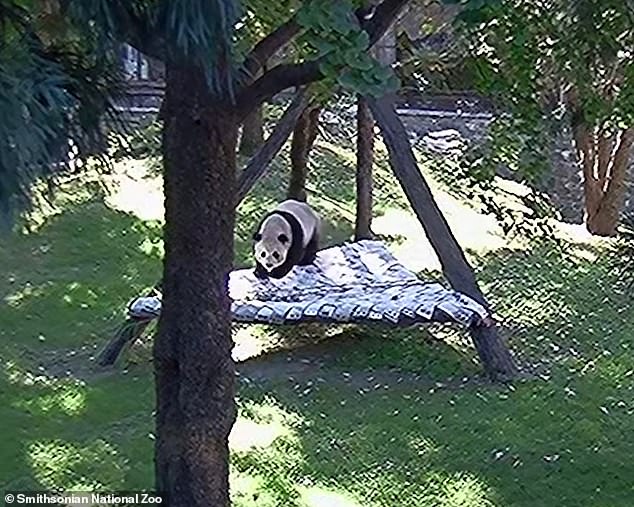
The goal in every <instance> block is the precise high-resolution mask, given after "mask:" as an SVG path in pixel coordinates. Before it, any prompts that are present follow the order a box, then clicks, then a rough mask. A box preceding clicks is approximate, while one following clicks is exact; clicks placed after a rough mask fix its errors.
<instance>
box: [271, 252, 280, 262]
mask: <svg viewBox="0 0 634 507" xmlns="http://www.w3.org/2000/svg"><path fill="white" fill-rule="evenodd" d="M273 258H274V259H275V260H276V261H279V260H280V254H278V253H277V252H273Z"/></svg>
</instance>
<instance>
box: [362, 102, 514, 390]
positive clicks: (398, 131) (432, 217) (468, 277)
mask: <svg viewBox="0 0 634 507" xmlns="http://www.w3.org/2000/svg"><path fill="white" fill-rule="evenodd" d="M366 100H367V101H368V104H369V106H370V109H371V111H372V114H373V115H374V118H375V120H376V122H377V124H378V125H379V127H380V128H381V132H382V133H383V139H384V140H385V144H386V145H387V147H388V151H389V154H390V165H391V166H392V169H393V170H394V173H395V174H396V177H397V178H398V180H399V181H400V183H401V186H402V187H403V190H404V191H405V195H406V196H407V199H408V200H409V202H410V204H411V205H412V207H413V208H414V211H415V212H416V215H417V216H418V219H419V220H420V222H421V224H422V226H423V229H424V230H425V234H426V236H427V239H428V240H429V242H430V243H431V245H432V247H433V248H434V251H435V252H436V254H437V255H438V259H439V260H440V264H441V265H442V269H443V273H444V275H445V277H446V278H447V280H448V281H449V283H450V284H451V286H452V287H453V288H454V290H456V291H458V292H462V293H463V294H466V295H467V296H469V297H471V298H472V299H474V300H475V301H477V302H479V303H480V304H482V305H483V306H485V307H486V308H488V307H489V305H488V303H487V301H486V299H485V298H484V295H483V294H482V292H481V291H480V288H479V287H478V283H477V281H476V278H475V273H474V272H473V268H472V267H471V266H470V265H469V262H468V261H467V259H466V257H465V256H464V253H463V251H462V249H461V248H460V245H459V244H458V242H457V241H456V238H455V237H454V236H453V234H452V232H451V229H450V228H449V224H447V221H446V220H445V217H444V216H443V215H442V212H441V211H440V209H439V208H438V205H437V204H436V201H435V200H434V197H433V195H432V193H431V189H430V188H429V186H428V185H427V182H426V181H425V179H424V178H423V175H422V174H421V172H420V170H419V169H418V164H417V162H416V158H415V157H414V153H413V152H412V148H411V146H410V144H409V139H408V137H407V133H406V132H405V129H404V127H403V124H402V123H401V121H400V119H399V118H398V116H397V115H396V112H395V111H394V106H393V100H392V99H391V98H389V97H383V98H381V99H378V100H376V99H372V98H366ZM470 331H471V336H472V338H473V341H474V344H475V347H476V350H477V351H478V355H479V356H480V360H481V361H482V363H483V365H484V368H485V370H486V372H487V373H488V375H489V376H490V377H491V378H492V379H493V380H502V381H505V380H508V379H511V378H513V377H514V376H515V375H516V374H517V369H516V366H515V364H514V362H513V358H512V357H511V354H510V352H509V350H508V348H507V347H506V345H505V344H504V342H503V341H502V339H501V338H500V337H499V335H498V333H497V330H496V328H495V327H494V326H493V325H492V324H489V325H484V323H479V324H476V325H474V326H472V327H471V330H470Z"/></svg>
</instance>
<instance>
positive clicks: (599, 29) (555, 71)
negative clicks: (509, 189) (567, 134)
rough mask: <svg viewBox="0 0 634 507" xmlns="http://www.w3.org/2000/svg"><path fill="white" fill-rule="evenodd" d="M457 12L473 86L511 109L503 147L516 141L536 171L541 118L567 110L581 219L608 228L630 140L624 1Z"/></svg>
mask: <svg viewBox="0 0 634 507" xmlns="http://www.w3.org/2000/svg"><path fill="white" fill-rule="evenodd" d="M447 3H455V2H453V1H447ZM459 18H460V19H461V20H462V21H463V22H464V23H463V26H464V27H465V31H466V34H467V35H468V37H469V39H470V43H471V53H472V56H473V57H474V65H475V70H476V75H477V76H478V86H479V88H480V89H481V90H482V91H484V92H485V93H487V94H489V95H490V96H492V97H493V98H495V99H497V100H498V101H499V103H500V105H502V106H504V107H505V108H508V110H509V111H511V112H512V114H513V118H512V119H510V120H509V119H508V118H507V119H506V121H507V126H506V128H505V129H504V130H505V134H504V135H505V136H506V138H507V141H508V142H507V143H502V144H501V149H502V150H506V152H507V153H509V152H512V151H515V158H516V159H517V161H518V163H519V164H520V165H522V164H523V165H524V167H526V166H527V165H532V166H533V167H532V170H533V171H534V170H535V167H537V166H538V165H539V162H540V161H544V160H547V159H548V156H547V155H546V153H545V148H547V147H548V146H547V144H548V142H547V140H546V139H545V137H544V132H545V130H546V127H545V125H546V124H547V122H548V121H551V120H553V119H558V120H561V119H565V120H566V121H567V122H568V125H569V126H570V128H571V130H572V134H573V140H574V145H575V148H576V151H577V154H578V157H579V163H580V165H581V169H582V171H583V182H584V188H583V190H584V200H585V212H586V213H585V215H586V217H585V222H586V227H587V229H588V231H590V232H591V233H593V234H597V235H602V236H612V235H614V234H615V233H616V229H617V226H618V223H619V217H620V213H621V211H622V207H623V203H624V195H625V187H626V172H627V168H628V164H629V159H630V153H631V148H632V144H633V143H634V53H633V51H632V48H633V47H634V23H633V19H632V9H631V6H630V5H628V3H627V2H622V1H620V0H606V1H602V0H576V1H574V2H571V1H568V0H553V1H550V2H542V1H539V0H509V1H504V2H501V1H499V0H473V1H470V2H467V4H466V6H465V8H464V10H463V11H462V13H461V14H460V16H459ZM513 130H514V131H515V134H514V133H513ZM527 162H528V164H527ZM530 171H531V168H529V172H530Z"/></svg>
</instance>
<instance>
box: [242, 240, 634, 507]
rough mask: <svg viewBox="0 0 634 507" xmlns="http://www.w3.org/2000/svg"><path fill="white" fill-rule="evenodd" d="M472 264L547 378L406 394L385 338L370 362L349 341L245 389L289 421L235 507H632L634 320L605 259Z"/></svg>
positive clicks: (523, 257)
mask: <svg viewBox="0 0 634 507" xmlns="http://www.w3.org/2000/svg"><path fill="white" fill-rule="evenodd" d="M477 261H478V266H479V271H480V273H479V276H480V279H482V280H483V281H484V289H485V292H486V293H487V295H488V296H489V297H490V298H491V300H492V302H493V303H494V304H495V306H496V308H497V311H498V313H499V315H500V317H501V318H502V320H503V325H504V327H505V328H507V329H508V330H510V331H511V334H510V336H509V342H510V345H511V347H513V348H514V349H515V351H516V352H521V355H520V357H521V358H522V359H524V360H526V361H538V360H541V361H543V362H546V363H547V365H548V369H547V375H542V378H534V379H533V380H525V381H521V382H517V383H516V384H515V385H514V386H512V388H511V389H507V388H502V387H496V386H492V385H490V384H488V385H487V384H473V383H465V384H460V383H447V382H442V381H440V380H439V379H436V380H435V381H434V379H433V376H432V378H431V382H430V379H429V378H428V379H426V381H422V382H421V381H420V379H415V381H412V378H411V377H408V376H407V374H406V372H407V370H411V368H412V363H411V362H408V361H404V359H405V358H406V356H407V354H406V353H404V352H403V349H407V348H408V344H407V340H411V338H407V337H402V336H401V337H400V340H406V343H404V344H403V343H402V341H398V340H395V341H394V351H395V354H396V356H395V357H397V358H398V359H397V361H396V362H397V363H399V362H400V364H402V365H404V368H402V369H399V370H397V374H396V375H388V374H387V372H386V371H384V370H379V371H377V367H379V368H381V367H382V366H383V365H390V364H393V363H394V361H393V360H392V359H393V358H391V357H390V356H391V353H390V350H391V349H392V346H391V343H390V340H387V341H383V342H381V343H380V344H372V338H370V340H368V341H367V342H366V343H370V344H372V345H370V347H376V353H377V357H375V358H374V359H373V358H372V356H370V355H369V354H368V349H367V348H365V346H364V342H361V341H357V342H355V340H354V339H353V340H351V341H350V345H351V346H346V345H344V346H342V347H341V348H340V347H338V346H336V345H334V346H333V349H332V350H333V351H336V352H334V354H335V358H332V359H330V360H329V359H326V361H325V366H326V367H325V368H324V364H323V361H322V364H321V365H320V368H319V369H318V370H316V372H315V370H314V369H312V370H311V369H310V368H308V369H306V368H304V369H298V368H297V367H296V368H295V369H293V370H290V374H289V375H287V376H280V377H275V376H273V375H269V376H264V377H263V376H257V375H245V376H244V377H243V378H242V381H241V390H240V400H241V402H242V404H248V405H250V406H253V405H255V406H259V407H263V409H266V410H268V411H269V412H270V411H273V412H274V411H276V410H279V411H281V413H284V414H292V415H293V418H292V421H294V422H292V423H289V428H290V430H289V432H287V435H286V436H281V437H279V438H278V439H276V440H274V441H273V443H272V444H271V445H269V446H266V447H263V448H255V449H250V450H247V451H241V452H239V453H236V455H235V456H234V465H235V469H236V474H237V475H239V476H241V477H242V479H244V478H245V477H248V478H249V479H250V484H251V489H252V491H251V497H249V498H250V499H251V500H248V499H247V498H246V496H245V497H244V499H243V500H244V502H243V503H240V504H239V505H256V504H257V505H259V503H255V500H253V498H255V497H257V498H262V499H266V502H269V503H268V504H267V503H266V502H265V504H266V505H269V504H270V505H280V504H285V505H304V503H303V502H304V501H305V493H306V491H322V492H323V491H327V492H329V493H330V494H331V495H332V497H333V498H341V499H344V498H345V499H348V500H346V501H350V502H351V503H350V505H354V506H356V505H363V506H364V507H365V506H379V505H381V506H384V505H390V506H392V505H393V506H399V507H401V506H405V507H408V506H412V507H414V506H421V505H430V506H432V505H433V506H437V505H441V506H444V505H447V506H449V505H451V506H453V505H461V506H473V507H476V506H478V507H479V506H483V505H484V506H486V505H496V506H500V507H507V506H526V507H532V506H534V505H561V506H570V507H573V506H574V507H579V506H588V507H594V506H596V505H610V506H623V507H626V506H629V505H631V499H632V495H633V494H634V491H633V490H632V484H631V477H632V476H633V474H634V465H632V462H631V453H632V451H634V438H633V437H632V434H631V431H630V426H631V417H632V415H634V374H633V373H632V372H633V371H634V357H633V355H632V354H631V347H632V341H631V336H632V332H634V322H633V319H634V314H633V312H631V307H632V306H631V305H632V301H631V299H628V296H626V295H624V294H620V293H619V292H618V291H615V290H613V284H614V281H615V276H614V273H613V272H612V270H611V268H610V262H609V259H607V258H606V253H605V251H603V250H601V249H597V248H595V247H587V246H581V245H572V244H570V245H566V246H565V248H564V249H562V250H556V249H554V248H553V246H552V245H541V246H539V245H535V246H534V247H533V248H532V249H529V250H527V251H523V252H520V251H499V252H496V253H495V254H491V255H487V256H485V257H482V258H479V259H477ZM390 335H392V333H391V332H390ZM409 346H411V345H409ZM355 354H356V355H355ZM312 357H314V356H312ZM326 357H327V355H326ZM295 359H296V360H297V359H300V360H301V355H299V352H296V353H295ZM373 361H374V362H373ZM287 364H288V363H287ZM414 364H415V363H414ZM463 364H464V363H463ZM342 365H345V366H343V367H342ZM245 366H246V365H245ZM335 366H336V367H337V368H335ZM276 367H277V368H279V369H280V370H282V371H283V368H284V361H282V360H281V361H279V362H278V364H277V365H276ZM359 370H361V371H362V373H359ZM287 371H289V370H287ZM306 371H308V372H313V375H312V376H311V375H310V374H306ZM441 371H444V368H441ZM245 373H248V369H247V370H245ZM263 501H264V500H263ZM341 502H342V503H341V505H348V504H345V503H343V500H341ZM314 505H318V504H314Z"/></svg>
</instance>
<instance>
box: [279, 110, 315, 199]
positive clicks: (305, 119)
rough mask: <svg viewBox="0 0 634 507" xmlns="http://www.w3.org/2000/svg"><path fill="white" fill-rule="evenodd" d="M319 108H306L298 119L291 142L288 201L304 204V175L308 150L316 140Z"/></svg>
mask: <svg viewBox="0 0 634 507" xmlns="http://www.w3.org/2000/svg"><path fill="white" fill-rule="evenodd" d="M320 113H321V108H320V107H308V108H307V109H306V110H305V111H304V112H303V113H302V115H301V116H300V117H299V118H298V120H297V124H296V125H295V130H293V140H292V141H291V178H290V182H289V184H288V192H287V196H288V198H289V199H296V200H298V201H304V202H306V174H307V170H308V157H309V154H310V149H311V148H312V146H313V143H314V142H315V139H316V138H317V127H318V126H319V114H320Z"/></svg>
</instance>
